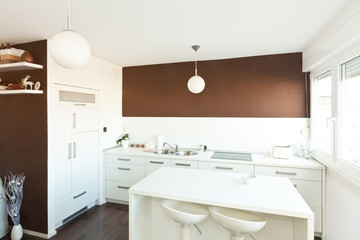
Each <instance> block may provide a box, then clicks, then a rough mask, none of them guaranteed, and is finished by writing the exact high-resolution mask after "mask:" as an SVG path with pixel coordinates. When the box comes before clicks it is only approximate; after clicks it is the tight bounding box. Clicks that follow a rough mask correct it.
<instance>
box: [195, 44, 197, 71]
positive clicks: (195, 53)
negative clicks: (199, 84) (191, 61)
mask: <svg viewBox="0 0 360 240" xmlns="http://www.w3.org/2000/svg"><path fill="white" fill-rule="evenodd" d="M195 76H197V51H196V50H195Z"/></svg>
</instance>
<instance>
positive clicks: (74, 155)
mask: <svg viewBox="0 0 360 240" xmlns="http://www.w3.org/2000/svg"><path fill="white" fill-rule="evenodd" d="M73 158H76V143H75V142H74V143H73Z"/></svg>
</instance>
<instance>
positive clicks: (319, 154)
mask: <svg viewBox="0 0 360 240" xmlns="http://www.w3.org/2000/svg"><path fill="white" fill-rule="evenodd" d="M358 56H360V41H358V42H356V43H355V44H353V45H351V46H348V47H347V48H344V49H342V50H341V51H340V50H339V51H337V52H335V53H333V54H332V55H330V56H328V57H327V59H325V60H324V61H323V63H322V64H320V65H318V66H317V67H315V68H314V69H312V71H311V74H310V79H311V119H310V123H311V139H313V133H315V132H316V129H313V126H315V125H314V119H313V116H316V113H315V112H314V111H316V107H315V106H314V102H313V101H314V99H315V92H314V91H315V90H316V89H314V88H316V86H315V85H314V79H315V77H317V76H319V75H320V74H322V73H325V72H327V71H329V70H330V71H331V77H332V101H331V104H332V107H331V109H332V119H333V121H332V124H331V125H332V134H331V137H332V154H331V155H330V156H329V154H326V152H324V151H322V150H321V149H319V148H316V145H314V146H313V158H314V159H316V160H318V161H319V162H321V163H323V164H324V165H326V166H327V167H328V168H330V169H332V170H334V171H336V172H338V173H339V174H341V175H342V176H344V177H345V178H347V179H348V180H350V181H352V182H353V183H355V184H357V185H358V186H360V168H358V167H355V166H353V165H351V163H348V162H346V161H344V160H341V159H340V156H339V146H340V145H339V143H340V136H339V134H341V132H340V131H341V127H340V126H341V124H340V123H341V121H342V116H341V104H342V103H341V101H342V99H341V96H342V92H341V91H342V87H343V86H341V84H342V78H341V77H342V76H341V66H342V64H344V63H346V62H347V61H350V60H351V59H354V58H356V57H358ZM314 114H315V115H314Z"/></svg>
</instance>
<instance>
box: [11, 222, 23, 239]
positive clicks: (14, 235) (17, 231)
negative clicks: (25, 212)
mask: <svg viewBox="0 0 360 240" xmlns="http://www.w3.org/2000/svg"><path fill="white" fill-rule="evenodd" d="M22 237H23V229H22V227H21V224H18V225H16V226H13V228H12V230H11V240H20V239H21V238H22Z"/></svg>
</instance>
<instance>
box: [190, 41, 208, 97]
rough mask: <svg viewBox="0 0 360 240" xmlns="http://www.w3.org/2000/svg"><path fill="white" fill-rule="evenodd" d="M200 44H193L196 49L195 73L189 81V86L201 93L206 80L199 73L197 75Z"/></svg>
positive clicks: (193, 91) (192, 90)
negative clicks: (197, 54) (197, 55)
mask: <svg viewBox="0 0 360 240" xmlns="http://www.w3.org/2000/svg"><path fill="white" fill-rule="evenodd" d="M199 48H200V46H199V45H194V46H192V49H194V51H195V75H194V76H192V77H191V78H190V79H189V81H188V83H187V87H188V89H189V91H190V92H192V93H195V94H197V93H201V92H202V91H203V90H204V88H205V81H204V79H203V78H202V77H200V76H199V75H197V57H196V53H197V51H198V50H199Z"/></svg>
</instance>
